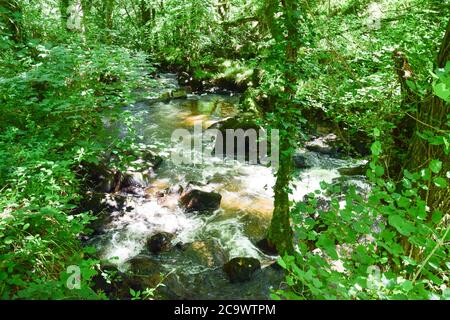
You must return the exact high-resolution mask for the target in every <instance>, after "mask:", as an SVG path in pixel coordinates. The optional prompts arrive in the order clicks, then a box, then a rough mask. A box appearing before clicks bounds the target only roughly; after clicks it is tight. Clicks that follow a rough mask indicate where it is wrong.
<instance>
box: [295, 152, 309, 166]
mask: <svg viewBox="0 0 450 320" xmlns="http://www.w3.org/2000/svg"><path fill="white" fill-rule="evenodd" d="M293 160H294V165H295V167H296V168H299V169H308V168H311V166H310V165H309V164H308V162H307V160H306V157H305V156H304V155H301V154H299V153H296V154H294V157H293Z"/></svg>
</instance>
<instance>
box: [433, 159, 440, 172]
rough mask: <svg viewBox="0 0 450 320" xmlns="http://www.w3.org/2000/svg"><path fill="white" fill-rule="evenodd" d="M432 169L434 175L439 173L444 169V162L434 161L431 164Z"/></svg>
mask: <svg viewBox="0 0 450 320" xmlns="http://www.w3.org/2000/svg"><path fill="white" fill-rule="evenodd" d="M430 169H431V171H433V172H434V173H439V172H440V171H441V169H442V161H440V160H432V161H431V162H430Z"/></svg>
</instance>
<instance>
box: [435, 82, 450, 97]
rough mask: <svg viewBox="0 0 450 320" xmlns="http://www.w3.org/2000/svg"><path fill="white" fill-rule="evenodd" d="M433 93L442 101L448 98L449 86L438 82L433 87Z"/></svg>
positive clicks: (449, 95) (449, 94)
mask: <svg viewBox="0 0 450 320" xmlns="http://www.w3.org/2000/svg"><path fill="white" fill-rule="evenodd" d="M433 88H434V93H435V94H436V95H437V96H438V97H439V98H441V99H442V100H444V101H448V100H449V99H450V88H449V87H447V86H446V85H445V83H442V82H440V83H438V84H436V85H435V86H434V87H433Z"/></svg>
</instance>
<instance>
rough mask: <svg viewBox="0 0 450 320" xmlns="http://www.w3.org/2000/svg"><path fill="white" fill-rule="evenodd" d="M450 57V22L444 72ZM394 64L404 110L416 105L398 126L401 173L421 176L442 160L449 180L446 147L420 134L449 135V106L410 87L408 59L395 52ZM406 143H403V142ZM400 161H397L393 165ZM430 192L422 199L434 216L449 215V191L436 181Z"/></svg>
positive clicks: (441, 58)
mask: <svg viewBox="0 0 450 320" xmlns="http://www.w3.org/2000/svg"><path fill="white" fill-rule="evenodd" d="M449 53H450V20H449V22H448V24H447V29H446V32H445V36H444V39H443V40H442V44H441V47H440V50H439V53H438V55H437V58H436V63H435V64H436V67H437V68H443V67H444V66H445V65H446V63H447V61H449ZM393 58H394V62H395V65H396V71H397V74H398V78H399V82H400V84H401V89H402V95H403V101H402V106H403V107H404V108H406V107H411V106H413V105H416V110H417V111H416V112H415V114H407V117H406V118H405V119H403V120H402V122H401V123H399V124H398V128H397V129H396V130H397V131H394V133H393V134H394V140H395V141H396V147H398V148H399V149H401V150H403V152H405V150H406V156H404V157H403V159H402V161H401V162H402V163H401V165H400V166H398V167H399V169H398V170H397V171H398V173H399V176H400V177H402V174H403V169H408V170H409V171H411V172H418V171H420V170H422V169H425V168H428V167H429V165H430V161H432V160H433V159H438V160H440V161H441V162H442V170H441V172H440V173H439V176H441V177H443V178H444V179H447V177H446V173H447V171H449V170H450V159H449V156H448V155H446V154H445V152H444V147H443V145H433V144H431V143H430V142H429V141H427V140H425V139H423V138H422V137H420V135H419V133H421V132H424V131H430V132H433V133H434V134H436V135H440V134H442V133H443V132H448V130H449V129H450V128H449V127H448V125H447V121H448V120H447V115H448V114H449V112H450V108H449V104H448V103H446V102H445V101H443V100H442V99H440V98H439V97H437V96H436V95H434V94H433V93H431V94H430V95H429V96H428V97H427V98H426V99H424V100H423V99H421V98H420V97H419V95H417V94H416V93H415V92H414V91H413V90H411V89H410V87H409V86H408V84H407V81H410V82H411V83H414V72H413V70H412V68H411V66H410V65H409V62H408V60H407V58H406V56H405V55H404V54H403V53H401V52H399V51H398V50H396V51H394V55H393ZM402 140H403V142H402ZM405 142H406V143H405ZM398 159H400V158H397V157H395V156H394V157H393V160H391V162H394V161H395V160H398ZM395 166H396V164H395V163H394V164H392V165H390V167H391V169H392V168H396V167H395ZM428 189H429V190H424V191H422V197H423V199H425V200H426V202H427V205H428V207H429V208H430V212H431V213H432V212H433V211H434V210H440V211H442V212H443V213H447V212H449V210H450V192H449V189H448V188H446V189H443V188H438V187H437V186H436V185H435V184H434V183H433V182H432V181H430V183H429V185H428Z"/></svg>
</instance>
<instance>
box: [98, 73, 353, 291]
mask: <svg viewBox="0 0 450 320" xmlns="http://www.w3.org/2000/svg"><path fill="white" fill-rule="evenodd" d="M175 79H176V78H175V77H174V76H173V75H162V76H161V80H160V81H161V85H162V86H164V87H171V88H176V87H177V86H178V84H177V82H176V80H175ZM238 101H239V97H238V96H235V95H233V94H232V93H228V94H213V93H208V94H203V95H189V96H188V97H187V98H183V99H175V100H171V101H165V102H149V101H147V102H140V103H136V104H135V105H131V106H129V107H128V108H127V109H128V110H129V111H131V112H132V113H133V114H134V115H136V116H137V118H138V119H140V120H141V122H140V124H139V125H138V126H137V127H136V128H137V130H138V135H139V136H140V141H139V142H140V143H142V144H145V145H147V146H150V147H151V148H152V149H153V150H154V151H156V152H157V153H158V154H159V155H161V156H162V157H163V159H164V161H163V163H162V165H161V166H160V167H159V168H158V169H157V170H156V176H155V178H154V179H152V181H151V182H150V184H151V185H150V188H148V189H147V193H148V196H147V197H136V196H133V197H131V196H130V197H127V201H128V204H129V207H131V209H130V210H128V211H127V212H124V213H122V214H118V215H117V216H116V217H115V218H114V219H113V221H112V222H111V223H109V224H108V226H106V227H105V232H104V233H103V234H101V235H98V236H96V237H95V238H93V239H92V240H91V243H92V244H93V245H95V246H96V247H97V248H98V249H99V254H100V258H102V259H105V260H110V261H112V262H113V263H114V264H116V265H117V266H118V268H119V269H120V270H121V271H126V270H128V269H129V268H130V263H129V260H130V259H132V258H133V257H136V256H138V257H140V258H141V259H144V260H148V261H152V263H150V264H149V263H147V266H148V265H150V266H151V268H150V269H151V271H147V276H148V277H147V278H145V277H143V280H142V282H143V283H145V284H147V283H150V284H154V283H155V281H154V279H155V277H154V274H150V273H155V274H159V273H162V274H165V275H167V274H169V276H167V277H166V280H165V284H166V288H165V289H164V290H165V291H164V294H165V295H166V297H168V298H177V299H267V298H268V297H269V294H270V289H271V288H273V289H277V288H279V287H280V285H281V283H282V282H283V279H284V276H283V274H282V272H281V271H280V270H278V269H277V268H273V267H270V266H269V265H270V264H272V263H273V262H274V261H275V260H276V257H271V256H267V255H265V254H264V253H262V252H261V251H260V250H259V249H258V248H257V247H256V246H255V243H256V242H257V241H259V240H261V239H262V238H264V234H265V232H266V231H267V227H268V226H269V223H270V218H271V213H272V210H273V190H272V188H273V185H274V183H275V178H274V175H273V172H272V170H271V169H270V168H267V167H264V166H260V165H250V164H245V163H241V162H237V161H226V162H224V161H223V160H222V159H219V158H211V159H208V160H207V161H206V162H205V163H202V164H191V165H179V164H175V163H174V162H173V161H171V158H170V154H171V153H172V152H176V151H180V150H179V149H180V144H179V143H176V142H173V141H172V140H171V135H172V132H173V131H174V130H175V129H179V128H186V129H190V130H192V128H193V126H194V124H196V123H201V124H202V126H203V127H204V128H206V127H208V126H210V125H211V124H213V123H215V122H217V121H219V120H221V119H224V118H226V117H230V116H233V115H235V114H236V113H237V109H236V105H237V103H238ZM300 152H302V153H303V155H304V156H305V158H306V159H307V162H308V164H309V165H311V168H310V169H303V170H302V171H298V173H297V177H296V181H295V190H294V193H293V195H292V198H293V199H294V200H301V199H303V197H304V195H306V194H308V193H310V192H314V191H315V190H316V189H319V186H320V182H321V181H325V182H328V183H330V182H332V181H333V179H336V178H338V177H339V176H340V175H339V172H338V169H339V168H342V167H354V166H357V165H359V164H361V162H360V161H359V162H358V161H353V160H341V159H335V158H332V157H329V156H327V155H322V154H319V153H314V152H309V151H306V150H301V151H300ZM188 183H193V184H196V185H199V186H201V189H202V190H207V191H214V192H218V193H220V194H221V195H222V202H221V206H220V209H219V210H217V211H216V212H215V213H214V214H209V215H199V214H195V213H186V212H184V210H183V209H182V208H180V207H179V206H178V203H177V201H176V198H174V200H173V201H171V200H170V197H169V199H168V200H167V201H165V202H164V203H161V202H160V201H158V197H157V196H156V194H157V193H158V192H159V191H163V190H166V189H167V188H176V187H178V186H182V187H185V186H186V185H187V184H188ZM359 183H361V182H359ZM159 232H168V233H171V234H174V235H175V238H174V239H173V240H172V243H173V244H174V245H175V244H177V248H173V249H172V250H170V251H168V252H164V253H161V254H160V255H158V256H155V255H151V254H149V253H148V252H146V249H145V244H146V240H147V239H148V238H149V237H150V236H152V235H154V234H157V233H159ZM183 247H184V249H180V248H183ZM186 248H187V249H186ZM234 257H253V258H257V259H259V260H260V261H261V263H262V266H263V269H262V271H260V272H258V273H257V274H255V275H254V277H253V279H252V280H251V281H249V282H245V283H237V284H231V283H229V281H228V279H227V277H226V275H225V273H224V272H223V271H222V265H223V263H224V262H227V261H228V260H229V259H232V258H234ZM148 261H147V262H148Z"/></svg>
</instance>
